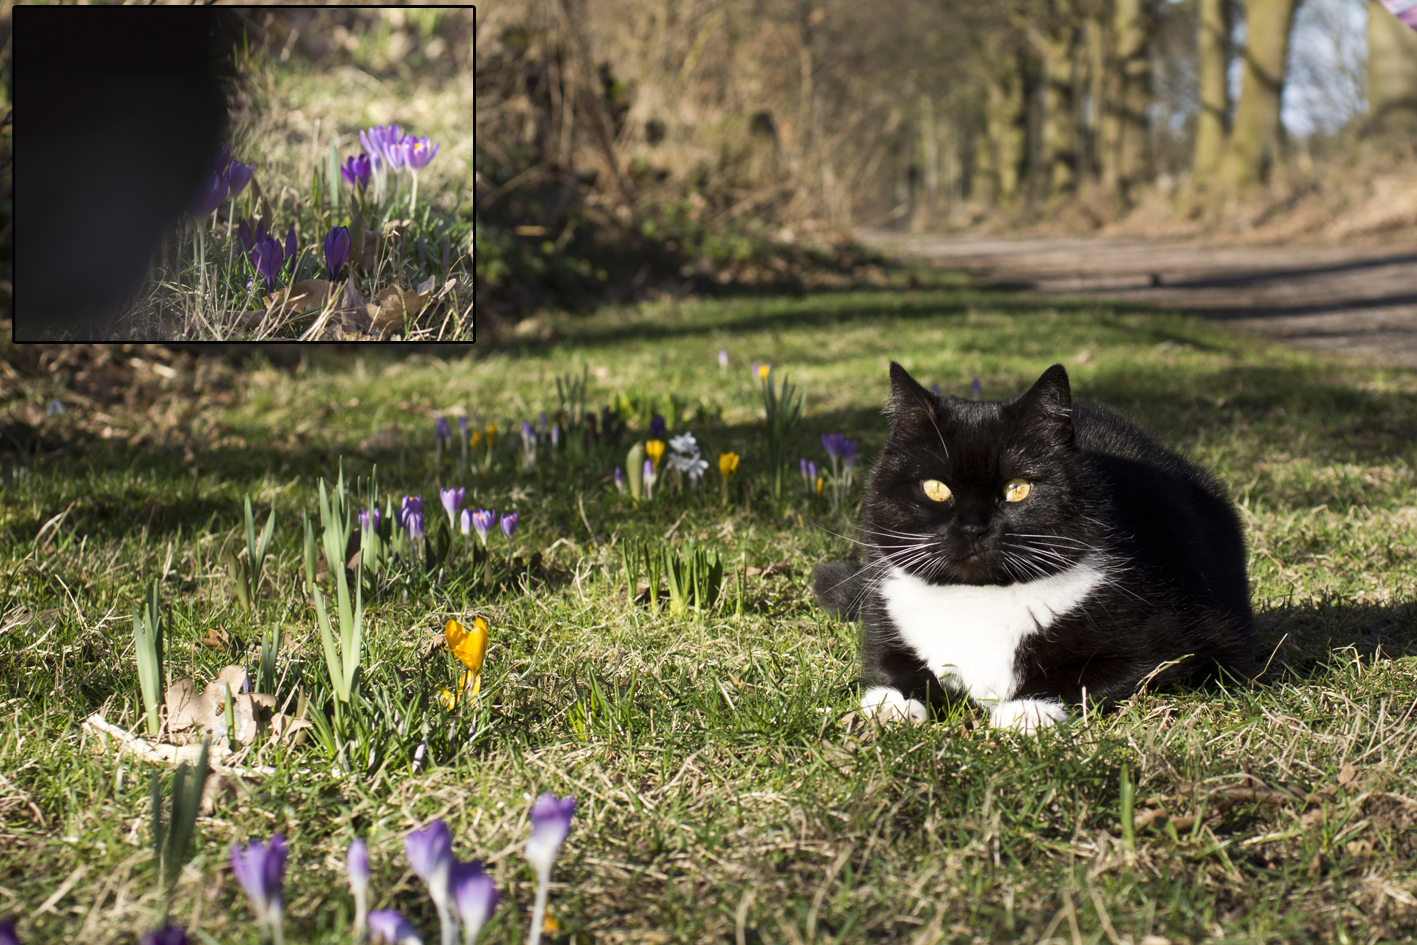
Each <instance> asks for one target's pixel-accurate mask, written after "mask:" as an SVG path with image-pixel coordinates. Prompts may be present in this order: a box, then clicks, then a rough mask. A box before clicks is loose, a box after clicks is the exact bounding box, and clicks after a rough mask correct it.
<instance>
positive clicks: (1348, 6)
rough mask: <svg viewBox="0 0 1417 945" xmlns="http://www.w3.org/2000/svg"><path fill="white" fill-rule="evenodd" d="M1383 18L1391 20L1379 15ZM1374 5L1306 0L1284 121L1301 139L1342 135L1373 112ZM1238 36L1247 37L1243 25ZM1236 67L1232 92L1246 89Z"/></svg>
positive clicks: (1298, 21)
mask: <svg viewBox="0 0 1417 945" xmlns="http://www.w3.org/2000/svg"><path fill="white" fill-rule="evenodd" d="M1376 12H1377V13H1378V14H1380V15H1384V16H1386V15H1389V14H1386V13H1383V12H1382V11H1380V10H1379V11H1376ZM1367 29H1368V5H1367V4H1366V3H1364V2H1363V0H1302V2H1301V3H1300V5H1299V9H1298V11H1297V13H1296V14H1295V17H1294V30H1293V32H1292V33H1291V36H1290V47H1289V64H1288V75H1287V76H1286V79H1285V83H1284V101H1283V110H1282V112H1281V113H1280V120H1281V121H1283V122H1284V127H1285V130H1286V131H1288V132H1289V133H1290V134H1291V135H1293V136H1294V137H1296V138H1306V137H1308V136H1309V135H1311V134H1314V133H1315V132H1321V133H1327V132H1333V131H1337V130H1338V129H1339V128H1341V127H1343V125H1345V124H1346V123H1347V122H1348V121H1349V120H1350V119H1351V118H1353V116H1355V115H1361V114H1363V113H1364V112H1366V111H1367V110H1368V102H1367V98H1366V96H1365V94H1364V85H1365V81H1366V72H1367V63H1368V33H1367ZM1237 33H1243V26H1241V28H1240V29H1239V30H1237ZM1239 66H1240V62H1239V61H1238V60H1237V61H1236V62H1234V63H1232V68H1231V74H1230V83H1231V92H1232V93H1238V92H1239V87H1240V68H1239Z"/></svg>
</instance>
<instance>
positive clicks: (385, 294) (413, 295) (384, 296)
mask: <svg viewBox="0 0 1417 945" xmlns="http://www.w3.org/2000/svg"><path fill="white" fill-rule="evenodd" d="M431 296H432V293H431V292H415V291H413V290H412V289H404V288H400V287H399V286H396V285H391V286H388V287H386V288H384V289H381V290H380V291H379V292H378V294H376V295H375V296H374V301H373V302H372V303H370V306H369V316H370V318H371V319H372V320H373V323H374V327H375V328H378V329H380V330H381V331H389V330H391V329H394V328H402V327H403V325H404V323H405V322H406V321H408V320H409V319H412V318H415V317H417V315H418V313H419V312H421V311H423V307H424V306H425V305H427V304H428V299H429V298H430V297H431Z"/></svg>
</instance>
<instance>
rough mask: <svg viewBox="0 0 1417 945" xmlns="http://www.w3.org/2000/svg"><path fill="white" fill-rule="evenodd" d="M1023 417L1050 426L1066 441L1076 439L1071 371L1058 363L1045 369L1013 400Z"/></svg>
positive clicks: (1043, 426) (1042, 425)
mask: <svg viewBox="0 0 1417 945" xmlns="http://www.w3.org/2000/svg"><path fill="white" fill-rule="evenodd" d="M1014 409H1015V410H1016V411H1017V413H1018V415H1019V416H1020V417H1023V418H1026V419H1028V420H1029V421H1030V422H1032V423H1035V424H1037V425H1039V426H1040V427H1041V428H1043V429H1047V430H1049V431H1050V432H1052V433H1053V434H1054V435H1055V436H1059V437H1061V438H1062V439H1063V440H1064V441H1065V442H1072V439H1073V392H1072V388H1071V387H1069V386H1068V372H1067V370H1066V369H1065V368H1064V367H1063V366H1062V365H1061V364H1055V365H1053V366H1052V367H1050V368H1049V369H1048V370H1046V371H1044V372H1043V376H1042V377H1040V378H1039V379H1038V380H1037V381H1035V382H1034V384H1033V386H1032V387H1030V388H1029V389H1028V391H1027V392H1026V393H1024V395H1023V396H1021V397H1020V398H1019V399H1018V400H1017V401H1015V402H1014Z"/></svg>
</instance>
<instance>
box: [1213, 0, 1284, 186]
mask: <svg viewBox="0 0 1417 945" xmlns="http://www.w3.org/2000/svg"><path fill="white" fill-rule="evenodd" d="M1295 4H1296V0H1248V3H1247V4H1246V5H1245V21H1246V27H1245V73H1244V78H1243V80H1242V84H1241V86H1240V101H1239V102H1238V103H1237V104H1236V106H1235V127H1234V128H1232V129H1231V130H1230V141H1229V142H1228V143H1227V145H1226V148H1225V155H1224V157H1222V158H1221V162H1220V178H1221V180H1222V181H1223V182H1224V183H1225V184H1226V185H1227V186H1228V187H1233V188H1235V189H1237V190H1242V189H1244V188H1247V187H1251V186H1253V185H1255V184H1257V183H1260V182H1262V181H1264V180H1265V179H1266V178H1267V177H1268V175H1269V169H1270V166H1271V165H1272V164H1273V163H1274V152H1275V147H1276V146H1277V144H1278V142H1279V104H1280V94H1281V93H1282V92H1283V91H1284V64H1285V60H1286V59H1287V58H1288V56H1289V30H1290V27H1292V26H1293V25H1294V7H1295Z"/></svg>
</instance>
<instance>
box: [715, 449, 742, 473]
mask: <svg viewBox="0 0 1417 945" xmlns="http://www.w3.org/2000/svg"><path fill="white" fill-rule="evenodd" d="M718 471H719V472H721V473H722V474H723V478H724V479H727V478H728V477H729V476H731V475H733V474H734V473H736V472H737V471H738V454H737V453H719V454H718Z"/></svg>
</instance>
